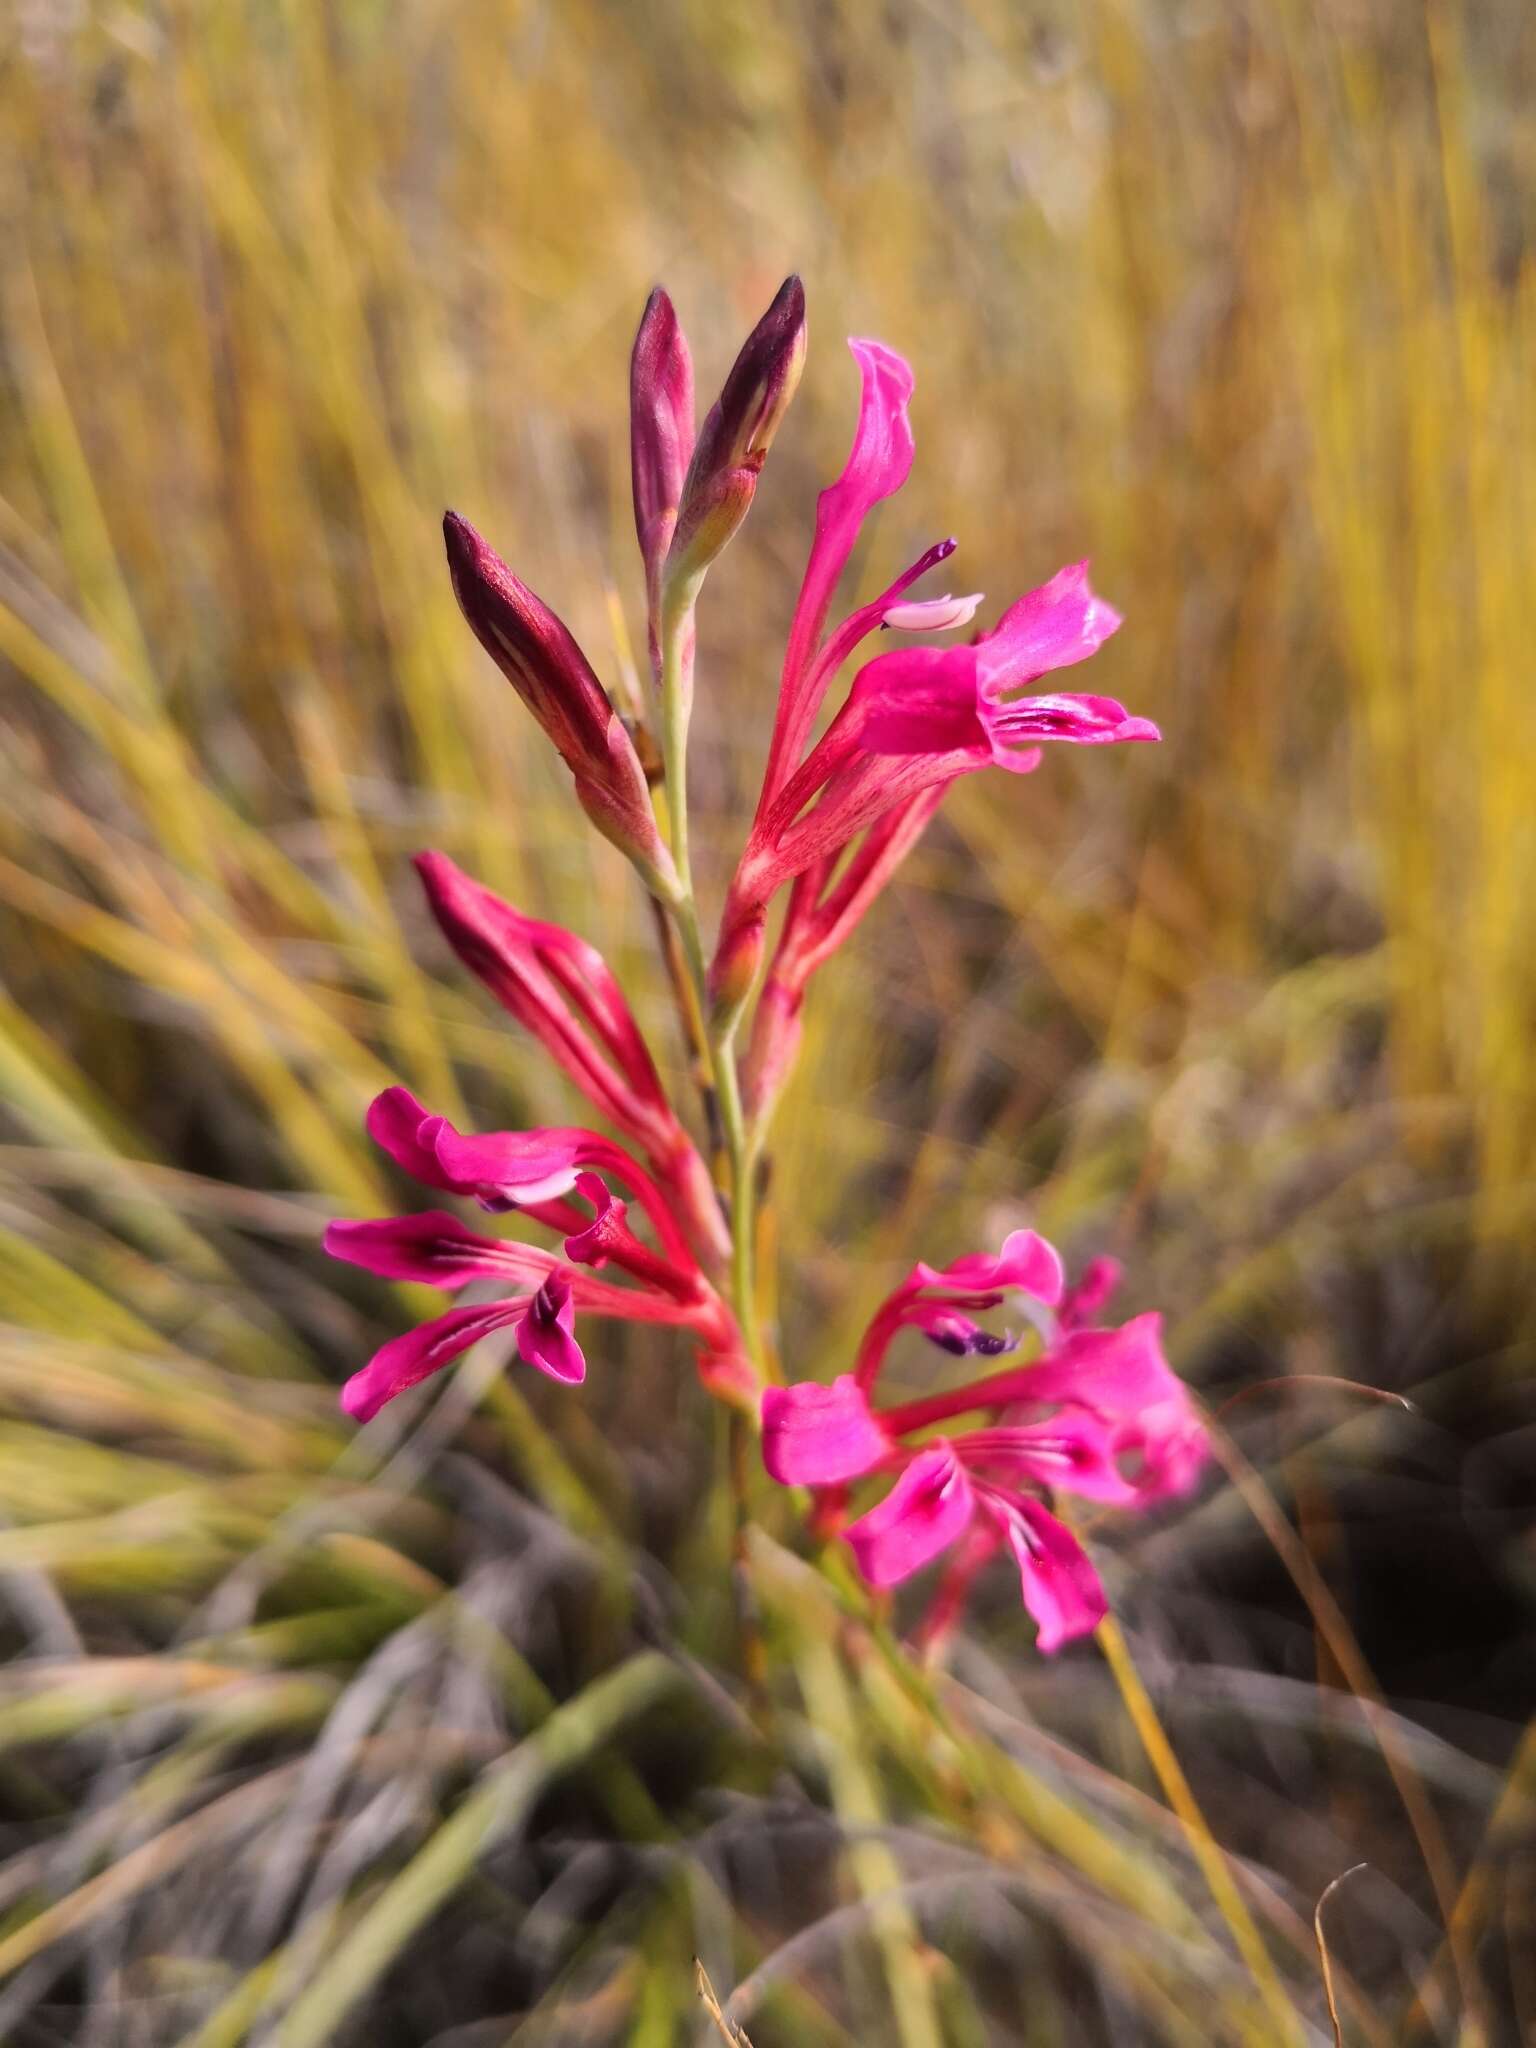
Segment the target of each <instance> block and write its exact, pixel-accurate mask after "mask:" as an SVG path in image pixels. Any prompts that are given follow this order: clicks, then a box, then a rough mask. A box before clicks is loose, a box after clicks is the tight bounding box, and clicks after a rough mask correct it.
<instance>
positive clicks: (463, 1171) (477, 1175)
mask: <svg viewBox="0 0 1536 2048" xmlns="http://www.w3.org/2000/svg"><path fill="white" fill-rule="evenodd" d="M584 1136H585V1133H583V1132H579V1131H566V1130H539V1131H484V1132H474V1133H470V1134H465V1133H463V1132H460V1131H456V1130H455V1129H454V1127H453V1125H452V1124H451V1123H449V1121H448V1119H447V1118H446V1117H433V1118H431V1119H430V1124H429V1125H427V1126H423V1129H422V1137H423V1139H424V1141H425V1142H426V1143H427V1144H429V1145H430V1146H431V1148H432V1150H433V1151H434V1152H435V1153H436V1155H437V1163H438V1166H439V1167H440V1168H441V1170H442V1172H443V1174H444V1175H445V1176H446V1181H447V1185H448V1186H449V1187H451V1188H453V1189H454V1190H455V1191H456V1192H458V1193H460V1194H466V1195H476V1196H485V1195H489V1196H490V1197H492V1198H493V1199H498V1200H502V1201H511V1202H516V1203H518V1204H519V1205H522V1204H526V1203H528V1202H547V1201H548V1200H549V1199H550V1197H551V1196H552V1195H564V1194H568V1193H569V1192H570V1190H571V1189H572V1188H573V1187H574V1186H575V1185H576V1170H577V1166H578V1164H579V1154H580V1151H581V1149H582V1140H583V1138H584Z"/></svg>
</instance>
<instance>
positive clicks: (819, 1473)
mask: <svg viewBox="0 0 1536 2048" xmlns="http://www.w3.org/2000/svg"><path fill="white" fill-rule="evenodd" d="M762 1416H763V1463H764V1465H766V1466H767V1468H768V1471H769V1472H770V1473H771V1474H772V1476H773V1477H774V1478H775V1479H777V1480H778V1481H780V1483H781V1484H782V1485H785V1486H834V1485H836V1484H838V1483H839V1482H840V1481H842V1480H845V1479H857V1478H859V1477H860V1475H861V1474H863V1473H865V1472H872V1471H874V1469H875V1467H876V1466H877V1465H878V1464H879V1463H880V1462H881V1460H882V1459H883V1458H885V1457H886V1456H887V1455H888V1454H889V1452H890V1448H891V1445H890V1439H889V1438H888V1437H887V1436H886V1434H885V1432H884V1430H883V1429H881V1427H880V1425H879V1423H878V1422H877V1421H876V1420H875V1417H874V1414H873V1413H872V1411H871V1409H870V1406H869V1403H868V1402H867V1401H866V1400H865V1398H864V1395H863V1393H862V1391H861V1390H860V1387H859V1384H858V1382H857V1380H855V1379H854V1378H853V1377H852V1375H851V1374H849V1373H844V1374H843V1375H842V1376H841V1378H839V1379H835V1380H834V1381H833V1382H832V1384H831V1386H829V1387H828V1386H823V1385H822V1384H821V1383H820V1382H819V1381H817V1380H802V1381H800V1382H799V1384H798V1385H796V1386H791V1387H768V1388H766V1389H765V1390H764V1393H763V1406H762Z"/></svg>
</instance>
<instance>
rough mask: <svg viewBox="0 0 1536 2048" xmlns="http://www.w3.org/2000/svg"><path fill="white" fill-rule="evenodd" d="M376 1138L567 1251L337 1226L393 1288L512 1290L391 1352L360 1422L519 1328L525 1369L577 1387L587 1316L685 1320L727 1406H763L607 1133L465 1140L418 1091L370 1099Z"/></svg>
mask: <svg viewBox="0 0 1536 2048" xmlns="http://www.w3.org/2000/svg"><path fill="white" fill-rule="evenodd" d="M368 1129H369V1132H370V1134H371V1136H372V1137H373V1138H374V1140H375V1141H376V1143H378V1144H379V1145H380V1146H381V1148H382V1149H383V1150H384V1151H385V1152H387V1153H388V1154H389V1156H390V1158H391V1159H393V1160H394V1161H395V1163H396V1164H397V1165H398V1166H401V1167H403V1168H404V1169H405V1171H406V1172H407V1173H409V1174H411V1175H412V1177H413V1178H414V1179H416V1180H418V1181H421V1182H422V1183H424V1185H426V1186H427V1187H431V1188H437V1189H440V1190H442V1191H444V1192H446V1193H450V1194H455V1195H462V1196H466V1197H468V1198H469V1199H471V1200H473V1201H475V1202H477V1203H478V1204H479V1205H480V1207H481V1208H483V1209H487V1210H491V1211H503V1210H507V1209H519V1210H523V1211H525V1212H526V1213H527V1214H528V1215H530V1216H531V1217H533V1218H534V1220H535V1221H537V1222H541V1223H543V1224H545V1225H546V1226H547V1227H550V1228H552V1229H555V1230H558V1231H560V1232H561V1233H562V1235H563V1236H564V1243H563V1245H562V1247H561V1251H562V1253H563V1257H562V1256H560V1255H557V1254H556V1253H554V1252H551V1251H547V1250H545V1249H543V1248H542V1247H540V1246H537V1245H529V1244H521V1243H515V1242H512V1241H510V1240H507V1239H502V1238H494V1237H487V1236H483V1235H481V1234H480V1233H478V1232H476V1231H473V1230H470V1229H469V1228H467V1227H466V1226H465V1225H464V1224H463V1223H461V1222H460V1221H459V1220H458V1218H457V1217H455V1216H453V1215H450V1214H448V1213H447V1212H446V1211H443V1210H438V1209H432V1210H427V1211H426V1212H425V1213H423V1214H421V1215H416V1216H387V1217H381V1218H376V1219H374V1220H372V1221H368V1222H355V1223H354V1222H337V1223H333V1224H331V1225H330V1227H329V1229H328V1230H327V1232H326V1236H325V1247H326V1250H327V1251H328V1252H330V1254H331V1255H332V1257H334V1258H338V1259H345V1260H346V1261H347V1262H348V1263H349V1264H351V1265H355V1266H361V1267H363V1268H365V1270H367V1271H368V1272H371V1273H377V1274H379V1275H381V1276H382V1277H384V1278H386V1279H390V1280H414V1281H419V1282H424V1283H426V1284H427V1285H429V1286H435V1287H442V1288H445V1289H449V1290H453V1289H456V1288H459V1287H463V1286H467V1285H469V1284H470V1283H471V1282H476V1281H490V1282H494V1283H497V1284H499V1285H501V1286H503V1287H506V1286H510V1287H511V1288H513V1289H514V1290H515V1291H514V1292H513V1293H512V1294H511V1295H509V1296H508V1297H507V1298H506V1299H505V1300H498V1301H488V1302H476V1303H473V1304H470V1305H467V1306H464V1307H461V1308H454V1309H450V1310H448V1311H447V1313H446V1314H444V1315H440V1316H437V1317H434V1318H433V1319H432V1320H431V1321H429V1322H426V1323H423V1324H422V1325H420V1327H419V1328H417V1329H415V1330H410V1331H407V1332H406V1333H405V1335H403V1336H400V1337H396V1338H393V1339H392V1340H391V1341H390V1342H389V1343H387V1344H385V1345H384V1346H383V1348H382V1349H381V1350H379V1351H378V1352H376V1353H375V1354H374V1356H373V1357H372V1358H371V1359H370V1360H369V1362H368V1364H367V1365H366V1366H364V1367H363V1369H362V1370H361V1371H360V1372H357V1373H354V1374H353V1376H352V1378H351V1379H349V1380H348V1381H347V1383H346V1386H345V1387H344V1388H343V1389H342V1396H341V1401H342V1406H343V1408H344V1409H345V1410H346V1412H347V1413H348V1414H349V1415H352V1416H354V1417H355V1418H356V1419H358V1420H359V1421H367V1420H368V1418H369V1417H370V1416H373V1415H376V1414H377V1413H378V1411H379V1409H380V1408H382V1407H383V1406H384V1404H385V1403H386V1402H387V1401H391V1400H393V1399H394V1397H395V1396H396V1395H397V1394H400V1393H403V1392H404V1391H405V1390H406V1388H408V1387H413V1386H415V1385H417V1384H418V1383H419V1382H420V1381H421V1380H424V1379H426V1378H427V1377H428V1376H429V1375H430V1374H432V1373H435V1372H438V1371H440V1370H441V1369H442V1368H443V1367H444V1366H445V1365H448V1364H450V1363H451V1362H452V1361H453V1360H454V1359H455V1358H457V1357H459V1356H460V1354H461V1353H463V1352H465V1351H467V1350H468V1349H469V1347H470V1346H471V1345H472V1344H475V1343H477V1342H478V1341H479V1340H480V1339H481V1338H482V1337H485V1336H489V1335H491V1334H492V1333H493V1332H495V1331H497V1330H502V1329H508V1328H510V1329H512V1330H514V1331H515V1333H516V1345H517V1351H518V1354H519V1356H520V1357H521V1358H522V1359H523V1361H524V1363H525V1364H528V1365H531V1366H533V1367H534V1368H535V1370H537V1371H539V1372H543V1373H545V1374H547V1375H548V1376H549V1377H551V1378H553V1379H559V1380H563V1381H565V1382H567V1383H570V1384H574V1383H576V1382H578V1381H580V1380H581V1379H582V1378H583V1377H584V1376H585V1372H586V1366H585V1362H584V1360H583V1357H582V1352H581V1348H580V1346H579V1344H578V1343H577V1341H576V1337H575V1334H574V1319H575V1317H576V1316H577V1315H578V1314H588V1315H596V1316H604V1317H609V1318H612V1319H615V1320H619V1321H626V1322H642V1323H646V1322H648V1323H674V1324H678V1325H680V1326H682V1327H684V1328H686V1329H688V1330H689V1331H691V1332H692V1334H693V1335H694V1337H695V1339H696V1340H697V1342H698V1343H699V1346H700V1349H701V1363H700V1370H701V1373H702V1374H703V1376H704V1378H705V1379H706V1381H707V1383H708V1384H709V1385H710V1386H711V1387H713V1388H714V1389H715V1390H716V1391H717V1392H720V1393H722V1394H723V1395H725V1396H726V1397H727V1398H730V1399H736V1400H742V1399H745V1398H748V1397H749V1396H750V1397H752V1398H755V1392H756V1385H757V1382H756V1378H755V1375H754V1374H753V1373H752V1370H751V1368H750V1366H749V1365H748V1363H747V1361H746V1359H745V1357H744V1356H743V1353H742V1346H741V1338H740V1333H739V1332H738V1330H737V1328H736V1324H735V1320H734V1318H733V1317H732V1316H731V1314H730V1311H729V1309H728V1308H727V1307H726V1305H725V1303H724V1302H723V1301H722V1300H721V1298H720V1296H719V1295H718V1294H717V1292H716V1291H715V1289H714V1287H713V1286H712V1285H711V1283H710V1281H709V1280H708V1278H707V1277H706V1275H705V1274H704V1272H703V1271H702V1270H701V1268H700V1267H699V1265H698V1263H697V1261H696V1260H695V1258H694V1256H693V1253H692V1250H691V1248H690V1246H689V1244H688V1241H687V1238H686V1237H685V1236H684V1234H683V1233H682V1231H681V1230H680V1229H679V1227H678V1225H677V1223H676V1222H675V1221H674V1219H673V1217H672V1214H671V1210H670V1208H669V1206H668V1204H667V1202H666V1201H665V1199H664V1198H663V1196H662V1194H661V1192H660V1190H659V1189H658V1188H657V1186H656V1184H655V1183H654V1181H652V1180H651V1179H650V1178H649V1176H648V1175H647V1174H646V1173H645V1172H644V1170H643V1169H642V1168H641V1167H640V1166H639V1165H637V1164H636V1162H635V1161H634V1160H633V1159H631V1158H630V1157H629V1156H628V1154H627V1153H625V1152H624V1151H623V1150H622V1149H621V1148H620V1147H619V1146H617V1145H615V1144H614V1143H613V1142H612V1141H611V1140H610V1139H607V1138H602V1137H599V1136H598V1135H597V1134H596V1133H595V1132H592V1131H582V1130H538V1131H492V1132H487V1133H484V1134H477V1135H467V1134H464V1133H461V1132H459V1131H457V1130H455V1129H454V1127H453V1125H452V1124H450V1123H449V1122H448V1120H447V1118H446V1117H441V1116H434V1115H432V1114H431V1113H430V1112H429V1111H428V1110H426V1109H425V1108H423V1106H422V1105H421V1103H419V1102H418V1101H417V1100H416V1098H415V1097H414V1096H413V1095H412V1094H411V1093H410V1091H409V1089H406V1088H387V1089H386V1090H385V1091H384V1093H383V1094H382V1095H380V1096H379V1097H378V1098H377V1099H376V1100H375V1101H374V1103H373V1104H372V1106H371V1108H370V1109H369V1112H368ZM593 1167H600V1168H602V1169H603V1170H604V1171H605V1172H607V1173H608V1174H611V1175H612V1176H613V1177H614V1178H615V1179H617V1180H619V1181H620V1182H621V1183H622V1184H623V1185H625V1186H626V1187H628V1188H629V1190H630V1192H631V1193H632V1194H633V1195H634V1196H635V1198H636V1200H637V1202H638V1203H639V1204H640V1207H641V1210H642V1212H643V1213H644V1215H645V1217H646V1219H647V1221H648V1222H649V1223H650V1225H651V1227H652V1229H653V1230H654V1232H655V1234H656V1238H657V1245H656V1247H654V1248H653V1247H652V1246H650V1245H648V1244H645V1243H643V1242H642V1241H641V1240H640V1239H639V1238H638V1237H637V1236H636V1235H635V1233H634V1232H633V1230H631V1228H630V1226H629V1223H628V1221H627V1216H628V1205H627V1204H626V1203H625V1202H624V1201H623V1199H622V1198H621V1197H619V1196H616V1195H615V1194H614V1192H613V1190H612V1189H611V1188H610V1187H609V1185H608V1183H607V1181H605V1180H604V1179H603V1178H602V1176H601V1174H599V1173H597V1172H593V1171H592V1170H591V1169H592V1168H593ZM573 1195H574V1196H575V1197H577V1198H578V1199H577V1200H572V1199H570V1198H571V1197H572V1196H573ZM582 1203H586V1204H587V1205H589V1207H590V1209H591V1212H592V1213H591V1214H590V1216H589V1215H588V1213H587V1210H586V1209H585V1208H583V1207H582V1206H581V1204H582ZM608 1266H611V1267H613V1268H614V1269H615V1270H616V1271H619V1272H622V1273H623V1274H625V1275H626V1276H627V1278H628V1280H629V1281H630V1282H632V1283H633V1284H629V1285H619V1284H615V1283H614V1282H613V1281H609V1280H600V1279H597V1278H596V1277H595V1274H596V1272H597V1270H598V1269H600V1268H603V1267H608ZM587 1268H590V1269H591V1270H590V1271H588V1270H583V1269H587Z"/></svg>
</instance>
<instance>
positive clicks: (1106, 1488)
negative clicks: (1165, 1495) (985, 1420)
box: [955, 1408, 1147, 1507]
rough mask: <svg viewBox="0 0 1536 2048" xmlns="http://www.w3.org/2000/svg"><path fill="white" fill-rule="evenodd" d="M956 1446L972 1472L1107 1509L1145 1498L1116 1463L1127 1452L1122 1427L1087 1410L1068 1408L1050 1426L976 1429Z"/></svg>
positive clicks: (1037, 1423)
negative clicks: (1044, 1488) (997, 1474)
mask: <svg viewBox="0 0 1536 2048" xmlns="http://www.w3.org/2000/svg"><path fill="white" fill-rule="evenodd" d="M955 1448H956V1450H957V1451H958V1452H959V1453H960V1455H961V1456H962V1457H963V1458H964V1459H965V1461H966V1463H967V1464H968V1465H969V1466H970V1467H971V1468H972V1469H973V1470H977V1469H981V1468H985V1469H987V1470H989V1471H997V1472H1000V1473H1002V1474H1004V1475H1007V1476H1009V1477H1011V1478H1013V1479H1015V1480H1029V1481H1031V1482H1032V1483H1033V1484H1034V1485H1036V1486H1054V1487H1060V1488H1061V1489H1062V1491H1063V1492H1065V1493H1075V1494H1078V1495H1080V1496H1081V1498H1082V1499H1084V1500H1094V1501H1102V1502H1103V1503H1104V1504H1105V1505H1106V1506H1110V1507H1133V1506H1136V1505H1138V1504H1139V1503H1141V1502H1142V1501H1144V1500H1145V1499H1146V1497H1147V1496H1146V1492H1145V1488H1144V1486H1143V1485H1141V1484H1138V1482H1137V1481H1136V1480H1134V1479H1129V1478H1127V1477H1126V1475H1125V1473H1124V1472H1122V1471H1121V1469H1120V1466H1119V1464H1118V1463H1117V1462H1116V1461H1117V1459H1118V1457H1119V1455H1120V1452H1121V1450H1122V1448H1123V1434H1122V1431H1121V1430H1120V1428H1119V1427H1118V1426H1117V1425H1116V1424H1115V1423H1113V1422H1108V1421H1106V1420H1105V1419H1104V1417H1103V1416H1099V1415H1091V1414H1089V1412H1088V1411H1087V1410H1086V1409H1082V1408H1076V1409H1074V1408H1064V1409H1063V1410H1062V1411H1061V1413H1060V1414H1059V1415H1053V1416H1052V1417H1051V1418H1050V1420H1049V1421H1048V1422H1031V1423H1024V1424H1007V1423H1005V1424H1003V1425H1002V1426H1000V1427H998V1428H996V1429H978V1430H973V1431H971V1432H970V1433H969V1434H968V1435H966V1436H962V1437H957V1438H956V1439H955Z"/></svg>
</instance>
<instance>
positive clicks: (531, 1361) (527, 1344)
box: [517, 1273, 587, 1387]
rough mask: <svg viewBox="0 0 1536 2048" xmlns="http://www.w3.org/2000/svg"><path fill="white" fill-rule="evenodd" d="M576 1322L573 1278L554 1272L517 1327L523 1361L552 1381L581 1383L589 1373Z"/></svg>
mask: <svg viewBox="0 0 1536 2048" xmlns="http://www.w3.org/2000/svg"><path fill="white" fill-rule="evenodd" d="M575 1321H576V1304H575V1301H574V1300H573V1298H572V1295H571V1283H570V1280H569V1279H568V1278H567V1276H566V1275H565V1274H564V1273H551V1274H550V1276H549V1278H548V1279H547V1280H546V1281H545V1282H544V1285H543V1286H542V1287H541V1288H540V1289H539V1291H538V1293H537V1294H536V1295H535V1296H534V1297H533V1299H532V1301H530V1302H529V1303H528V1306H527V1310H526V1313H525V1314H524V1315H523V1318H522V1320H521V1321H520V1322H519V1323H518V1326H517V1349H518V1355H519V1356H520V1357H521V1359H522V1361H523V1363H524V1364H525V1365H531V1366H533V1367H534V1368H535V1369H536V1370H537V1371H539V1372H542V1373H546V1374H548V1376H549V1378H550V1379H552V1380H563V1381H564V1382H565V1384H566V1385H567V1386H573V1387H574V1386H580V1384H581V1382H582V1381H583V1380H584V1379H585V1378H586V1376H587V1361H586V1359H585V1358H584V1357H583V1356H582V1352H581V1346H580V1345H579V1344H578V1343H577V1342H576V1339H575V1337H574V1336H573V1335H572V1334H571V1333H572V1329H573V1326H574V1324H575Z"/></svg>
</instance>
